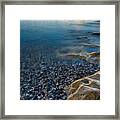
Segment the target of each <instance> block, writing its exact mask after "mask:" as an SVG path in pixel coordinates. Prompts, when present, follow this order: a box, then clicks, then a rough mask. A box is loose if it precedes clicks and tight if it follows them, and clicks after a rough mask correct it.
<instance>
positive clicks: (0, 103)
mask: <svg viewBox="0 0 120 120" xmlns="http://www.w3.org/2000/svg"><path fill="white" fill-rule="evenodd" d="M119 2H120V1H117V0H100V1H86V0H85V1H82V0H79V1H73V0H69V1H57V0H56V1H2V2H1V10H2V11H1V41H0V43H1V55H0V58H1V60H0V63H1V64H0V65H1V66H0V69H1V73H0V87H1V89H0V111H1V112H0V119H116V120H119V115H120V111H119V109H120V106H119V100H120V99H119V27H120V24H119V14H120V3H119ZM5 5H115V115H5V107H6V106H5V19H6V18H5ZM11 109H12V108H11Z"/></svg>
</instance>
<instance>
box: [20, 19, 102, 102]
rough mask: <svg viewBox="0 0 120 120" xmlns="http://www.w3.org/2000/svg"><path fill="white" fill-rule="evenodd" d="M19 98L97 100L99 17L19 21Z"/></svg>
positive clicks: (98, 83) (98, 90) (98, 94)
mask: <svg viewBox="0 0 120 120" xmlns="http://www.w3.org/2000/svg"><path fill="white" fill-rule="evenodd" d="M20 100H100V20H20Z"/></svg>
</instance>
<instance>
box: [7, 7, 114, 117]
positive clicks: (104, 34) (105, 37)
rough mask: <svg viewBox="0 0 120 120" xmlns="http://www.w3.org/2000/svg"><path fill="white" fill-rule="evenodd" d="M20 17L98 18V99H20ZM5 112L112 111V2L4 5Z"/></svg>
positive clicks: (100, 113)
mask: <svg viewBox="0 0 120 120" xmlns="http://www.w3.org/2000/svg"><path fill="white" fill-rule="evenodd" d="M20 20H100V54H101V56H100V57H101V58H100V75H101V77H100V92H101V95H100V98H101V99H100V100H73V101H70V100H68V101H64V100H58V101H57V100H54V101H50V100H46V101H44V100H33V101H32V100H26V101H24V100H22V101H21V100H20ZM5 114H6V115H114V114H115V6H114V5H69V6H66V5H26V6H25V5H6V6H5Z"/></svg>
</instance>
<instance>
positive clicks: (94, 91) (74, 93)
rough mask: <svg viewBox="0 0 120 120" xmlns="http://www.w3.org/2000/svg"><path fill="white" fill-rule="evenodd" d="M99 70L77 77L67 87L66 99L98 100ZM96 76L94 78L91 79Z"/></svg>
mask: <svg viewBox="0 0 120 120" xmlns="http://www.w3.org/2000/svg"><path fill="white" fill-rule="evenodd" d="M99 76H100V72H99V71H98V72H96V73H95V74H93V75H90V76H87V77H84V78H82V79H78V80H76V81H74V82H73V83H71V85H70V86H69V87H67V89H66V90H67V92H68V98H67V99H68V100H98V99H100V81H99V79H100V78H99ZM93 78H96V79H93Z"/></svg>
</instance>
